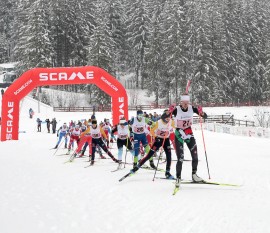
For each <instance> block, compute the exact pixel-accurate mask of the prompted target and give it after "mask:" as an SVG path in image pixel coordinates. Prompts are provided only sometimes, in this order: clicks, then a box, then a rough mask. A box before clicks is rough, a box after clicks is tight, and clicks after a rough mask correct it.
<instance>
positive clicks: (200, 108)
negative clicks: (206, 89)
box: [192, 106, 207, 119]
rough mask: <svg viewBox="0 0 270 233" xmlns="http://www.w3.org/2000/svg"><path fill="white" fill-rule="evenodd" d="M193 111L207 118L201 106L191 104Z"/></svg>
mask: <svg viewBox="0 0 270 233" xmlns="http://www.w3.org/2000/svg"><path fill="white" fill-rule="evenodd" d="M192 109H193V112H194V113H196V114H197V115H199V116H201V117H202V118H203V119H206V118H207V114H206V113H205V112H203V111H202V107H201V106H199V107H194V106H192Z"/></svg>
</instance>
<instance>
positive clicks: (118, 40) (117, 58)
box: [108, 0, 128, 71]
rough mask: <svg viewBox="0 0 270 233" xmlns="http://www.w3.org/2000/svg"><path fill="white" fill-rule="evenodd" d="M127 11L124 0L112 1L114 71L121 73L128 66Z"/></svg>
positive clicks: (109, 15) (110, 19)
mask: <svg viewBox="0 0 270 233" xmlns="http://www.w3.org/2000/svg"><path fill="white" fill-rule="evenodd" d="M124 22H125V10H124V4H123V1H122V0H110V1H109V5H108V28H109V30H110V33H111V37H112V40H113V41H114V48H113V53H112V56H113V57H112V59H113V61H114V66H115V67H114V70H115V71H121V70H122V69H123V68H124V67H126V66H127V60H128V59H127V58H128V56H127V51H128V49H127V41H126V36H125V34H126V27H125V24H124Z"/></svg>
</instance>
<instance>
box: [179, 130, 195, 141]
mask: <svg viewBox="0 0 270 233" xmlns="http://www.w3.org/2000/svg"><path fill="white" fill-rule="evenodd" d="M179 133H180V135H181V138H182V139H183V140H189V139H190V138H191V137H192V136H191V135H190V134H188V135H186V134H185V132H184V130H182V129H179Z"/></svg>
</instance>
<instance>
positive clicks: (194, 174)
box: [192, 173, 204, 183]
mask: <svg viewBox="0 0 270 233" xmlns="http://www.w3.org/2000/svg"><path fill="white" fill-rule="evenodd" d="M192 181H193V182H195V183H200V182H203V181H204V180H203V179H202V178H201V177H199V176H198V175H197V174H196V173H193V174H192Z"/></svg>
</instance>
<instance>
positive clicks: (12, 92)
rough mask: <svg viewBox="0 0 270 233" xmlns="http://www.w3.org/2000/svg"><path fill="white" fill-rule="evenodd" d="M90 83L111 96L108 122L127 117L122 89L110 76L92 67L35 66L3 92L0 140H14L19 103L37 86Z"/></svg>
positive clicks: (116, 122)
mask: <svg viewBox="0 0 270 233" xmlns="http://www.w3.org/2000/svg"><path fill="white" fill-rule="evenodd" d="M87 83H93V84H95V85H97V86H98V87H99V88H100V89H101V90H103V91H104V92H105V93H107V94H108V95H110V96H111V98H112V121H113V124H118V121H119V119H120V118H121V117H125V118H126V119H128V98H127V93H126V90H125V88H124V87H123V86H122V84H121V83H119V82H118V81H117V80H116V79H115V78H114V77H112V76H111V75H110V74H108V73H107V72H106V71H104V70H103V69H101V68H98V67H94V66H84V67H69V68H66V67H65V68H35V69H31V70H28V71H26V72H25V73H23V74H22V76H21V77H20V78H18V79H17V80H16V81H15V82H14V83H13V84H12V85H11V86H10V87H9V88H8V89H7V90H6V91H5V93H4V95H3V98H2V124H1V141H6V140H18V130H19V103H20V100H21V99H22V98H24V97H25V96H26V95H27V94H28V93H29V92H31V91H32V90H33V89H34V88H36V87H38V86H48V85H70V84H87Z"/></svg>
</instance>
